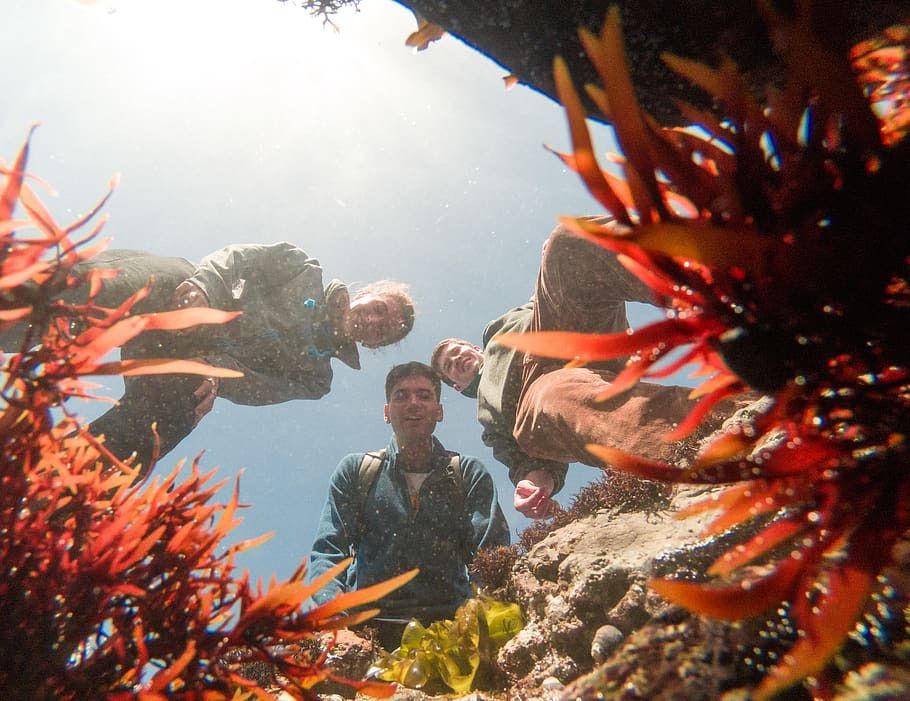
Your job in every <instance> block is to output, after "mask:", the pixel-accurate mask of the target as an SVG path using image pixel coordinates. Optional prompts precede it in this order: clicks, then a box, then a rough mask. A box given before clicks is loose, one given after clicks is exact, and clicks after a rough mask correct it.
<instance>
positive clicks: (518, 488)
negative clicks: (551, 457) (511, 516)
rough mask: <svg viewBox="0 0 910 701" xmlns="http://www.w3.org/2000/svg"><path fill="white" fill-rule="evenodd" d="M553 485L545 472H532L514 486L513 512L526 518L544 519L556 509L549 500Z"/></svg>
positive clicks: (555, 505)
mask: <svg viewBox="0 0 910 701" xmlns="http://www.w3.org/2000/svg"><path fill="white" fill-rule="evenodd" d="M554 487H555V483H554V482H553V476H552V475H551V474H550V473H549V472H547V471H546V470H533V471H532V472H529V473H528V474H527V475H525V478H524V479H523V480H521V481H520V482H519V483H518V484H517V485H515V501H514V505H515V510H516V511H518V512H519V513H521V514H523V515H525V516H527V517H528V518H546V517H547V516H548V515H550V514H551V513H553V511H554V510H555V509H556V508H557V506H558V505H557V503H556V502H555V501H553V500H552V499H551V498H550V495H551V494H552V493H553V489H554Z"/></svg>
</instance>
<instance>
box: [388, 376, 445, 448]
mask: <svg viewBox="0 0 910 701" xmlns="http://www.w3.org/2000/svg"><path fill="white" fill-rule="evenodd" d="M383 414H384V415H385V420H386V421H387V422H388V423H390V424H392V430H393V431H394V432H395V437H396V438H397V439H398V443H399V446H405V445H408V444H409V443H413V442H415V441H425V440H429V438H430V436H432V435H433V431H435V430H436V424H437V423H439V422H440V421H442V404H440V403H439V401H438V400H437V399H436V392H435V390H434V388H433V383H432V382H430V380H429V379H428V378H426V377H423V376H421V375H412V376H411V377H405V378H404V379H403V380H399V381H398V382H396V383H395V385H394V386H393V387H392V391H391V393H390V394H389V403H388V404H386V405H385V407H384V408H383Z"/></svg>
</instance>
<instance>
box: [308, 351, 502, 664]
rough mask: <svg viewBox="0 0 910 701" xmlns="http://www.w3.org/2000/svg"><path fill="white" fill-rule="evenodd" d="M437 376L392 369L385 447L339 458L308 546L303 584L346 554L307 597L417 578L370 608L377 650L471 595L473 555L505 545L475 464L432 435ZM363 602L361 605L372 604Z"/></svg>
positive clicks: (437, 412)
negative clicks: (337, 570)
mask: <svg viewBox="0 0 910 701" xmlns="http://www.w3.org/2000/svg"><path fill="white" fill-rule="evenodd" d="M440 390H441V383H440V380H439V376H438V375H437V374H436V373H435V372H434V371H433V369H432V368H431V367H429V366H428V365H424V364H423V363H418V362H410V363H405V364H403V365H396V366H395V367H393V368H392V370H391V371H390V372H389V374H388V376H387V377H386V383H385V396H386V404H385V406H384V407H383V417H384V418H385V421H386V423H388V424H391V426H392V433H393V437H392V440H391V441H390V442H389V445H388V447H387V448H385V449H383V450H380V451H375V452H371V453H353V454H351V455H348V456H347V457H345V458H344V459H343V460H342V461H341V463H340V464H339V465H338V467H337V469H336V470H335V473H334V474H333V475H332V479H331V483H330V485H329V495H328V499H327V500H326V504H325V508H324V509H323V512H322V519H321V521H320V523H319V528H318V530H317V534H316V540H315V542H314V543H313V548H312V554H311V557H310V577H311V578H315V577H317V576H318V575H319V574H321V573H322V572H325V571H326V570H328V569H330V568H331V567H332V566H334V565H335V564H337V563H338V562H341V561H342V560H344V559H345V558H346V557H349V556H350V555H354V562H353V564H352V565H351V566H350V567H349V568H348V571H347V572H346V574H345V575H343V576H341V577H338V578H336V579H335V580H333V581H332V582H330V583H329V585H328V586H326V587H325V588H324V589H323V590H322V591H321V592H320V593H319V594H318V595H317V596H316V597H315V598H316V600H317V602H319V603H322V602H325V601H328V600H329V599H331V598H333V597H334V596H335V595H337V594H339V593H341V592H343V591H348V590H352V589H357V588H362V587H366V586H369V585H371V584H376V583H378V582H381V581H384V580H386V579H389V578H390V577H394V576H395V575H398V574H401V573H403V572H406V571H408V570H410V569H413V568H415V567H417V568H419V569H420V574H419V575H418V576H417V577H416V578H415V579H414V580H412V581H411V582H409V583H408V584H406V585H405V586H403V587H401V588H400V589H398V590H396V591H394V592H392V593H391V594H389V595H388V596H386V597H385V598H383V599H381V600H380V601H379V602H378V604H377V605H378V606H379V607H380V609H381V611H382V613H381V614H380V616H379V618H377V619H373V621H371V622H370V625H374V624H375V625H376V626H377V627H378V629H379V633H380V643H381V644H382V645H383V647H386V648H388V649H391V648H394V647H397V646H398V641H399V640H400V636H401V632H402V630H403V628H404V625H405V624H406V623H407V621H408V620H409V619H411V618H417V619H418V620H420V621H421V623H424V624H428V623H431V622H432V621H435V620H440V619H442V618H451V616H452V614H453V613H454V612H455V609H456V608H458V606H460V605H461V604H462V603H464V601H465V600H467V599H468V598H470V596H471V586H470V582H469V577H468V570H467V565H468V563H470V562H471V560H472V559H473V558H474V555H475V554H476V553H477V551H478V550H480V549H481V548H486V547H495V546H499V545H508V544H509V526H508V524H507V523H506V520H505V516H503V513H502V509H501V508H500V506H499V501H498V500H497V495H496V487H495V485H494V484H493V480H492V478H491V477H490V475H489V473H488V472H487V470H486V468H485V467H484V465H483V463H481V462H480V461H479V460H478V459H477V458H473V457H469V456H466V455H460V454H459V453H454V452H451V451H448V450H446V449H445V448H443V447H442V444H441V443H440V442H439V441H438V440H437V439H436V438H435V437H434V436H433V432H434V431H435V430H436V424H437V423H439V422H440V421H442V415H443V410H442V404H441V403H440V401H439V400H440ZM372 605H373V604H371V606H372Z"/></svg>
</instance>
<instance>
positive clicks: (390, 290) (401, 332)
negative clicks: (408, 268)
mask: <svg viewBox="0 0 910 701" xmlns="http://www.w3.org/2000/svg"><path fill="white" fill-rule="evenodd" d="M407 290H408V286H407V285H406V284H404V283H403V282H395V281H394V280H378V281H376V282H371V283H369V284H368V285H364V286H363V287H361V288H360V289H359V290H357V292H356V293H355V294H354V296H353V297H352V298H351V299H352V301H353V300H355V299H359V298H360V297H365V296H366V295H375V296H376V297H386V298H392V299H394V300H395V301H396V302H397V303H398V306H399V307H400V308H401V326H399V327H398V328H397V329H395V331H396V333H395V334H393V336H392V337H391V338H389V339H388V340H387V341H384V342H383V343H380V344H379V346H380V347H382V346H388V345H391V344H392V343H398V342H399V341H401V340H402V339H403V338H404V337H405V336H407V335H408V334H409V333H411V329H413V328H414V300H413V299H411V295H409V294H408V292H407Z"/></svg>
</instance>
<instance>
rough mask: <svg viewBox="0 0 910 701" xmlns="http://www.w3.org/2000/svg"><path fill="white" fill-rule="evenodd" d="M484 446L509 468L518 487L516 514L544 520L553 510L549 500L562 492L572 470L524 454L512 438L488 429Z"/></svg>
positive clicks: (554, 462) (560, 463)
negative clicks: (569, 471)
mask: <svg viewBox="0 0 910 701" xmlns="http://www.w3.org/2000/svg"><path fill="white" fill-rule="evenodd" d="M482 438H483V442H484V443H485V444H486V445H487V446H489V447H490V448H492V449H493V456H494V457H495V458H496V459H497V460H498V461H499V462H501V463H502V464H503V465H505V466H506V467H508V468H509V479H510V480H511V482H512V484H514V485H515V495H514V506H515V510H516V511H518V512H519V513H522V514H524V515H525V516H527V517H528V518H544V517H545V516H547V515H548V514H549V513H550V512H551V511H552V509H553V508H554V504H555V502H554V501H553V500H552V499H551V498H550V497H551V496H552V495H553V494H556V492H558V491H559V490H560V489H562V486H563V484H564V483H565V480H566V473H567V472H568V470H569V466H568V464H566V463H562V462H557V461H555V460H545V459H543V458H532V457H531V456H529V455H526V454H525V453H523V452H522V450H521V448H519V447H518V443H517V442H516V441H515V438H513V437H512V435H511V434H506V433H504V432H498V431H495V430H493V429H491V428H490V427H485V428H484V432H483V436H482Z"/></svg>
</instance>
